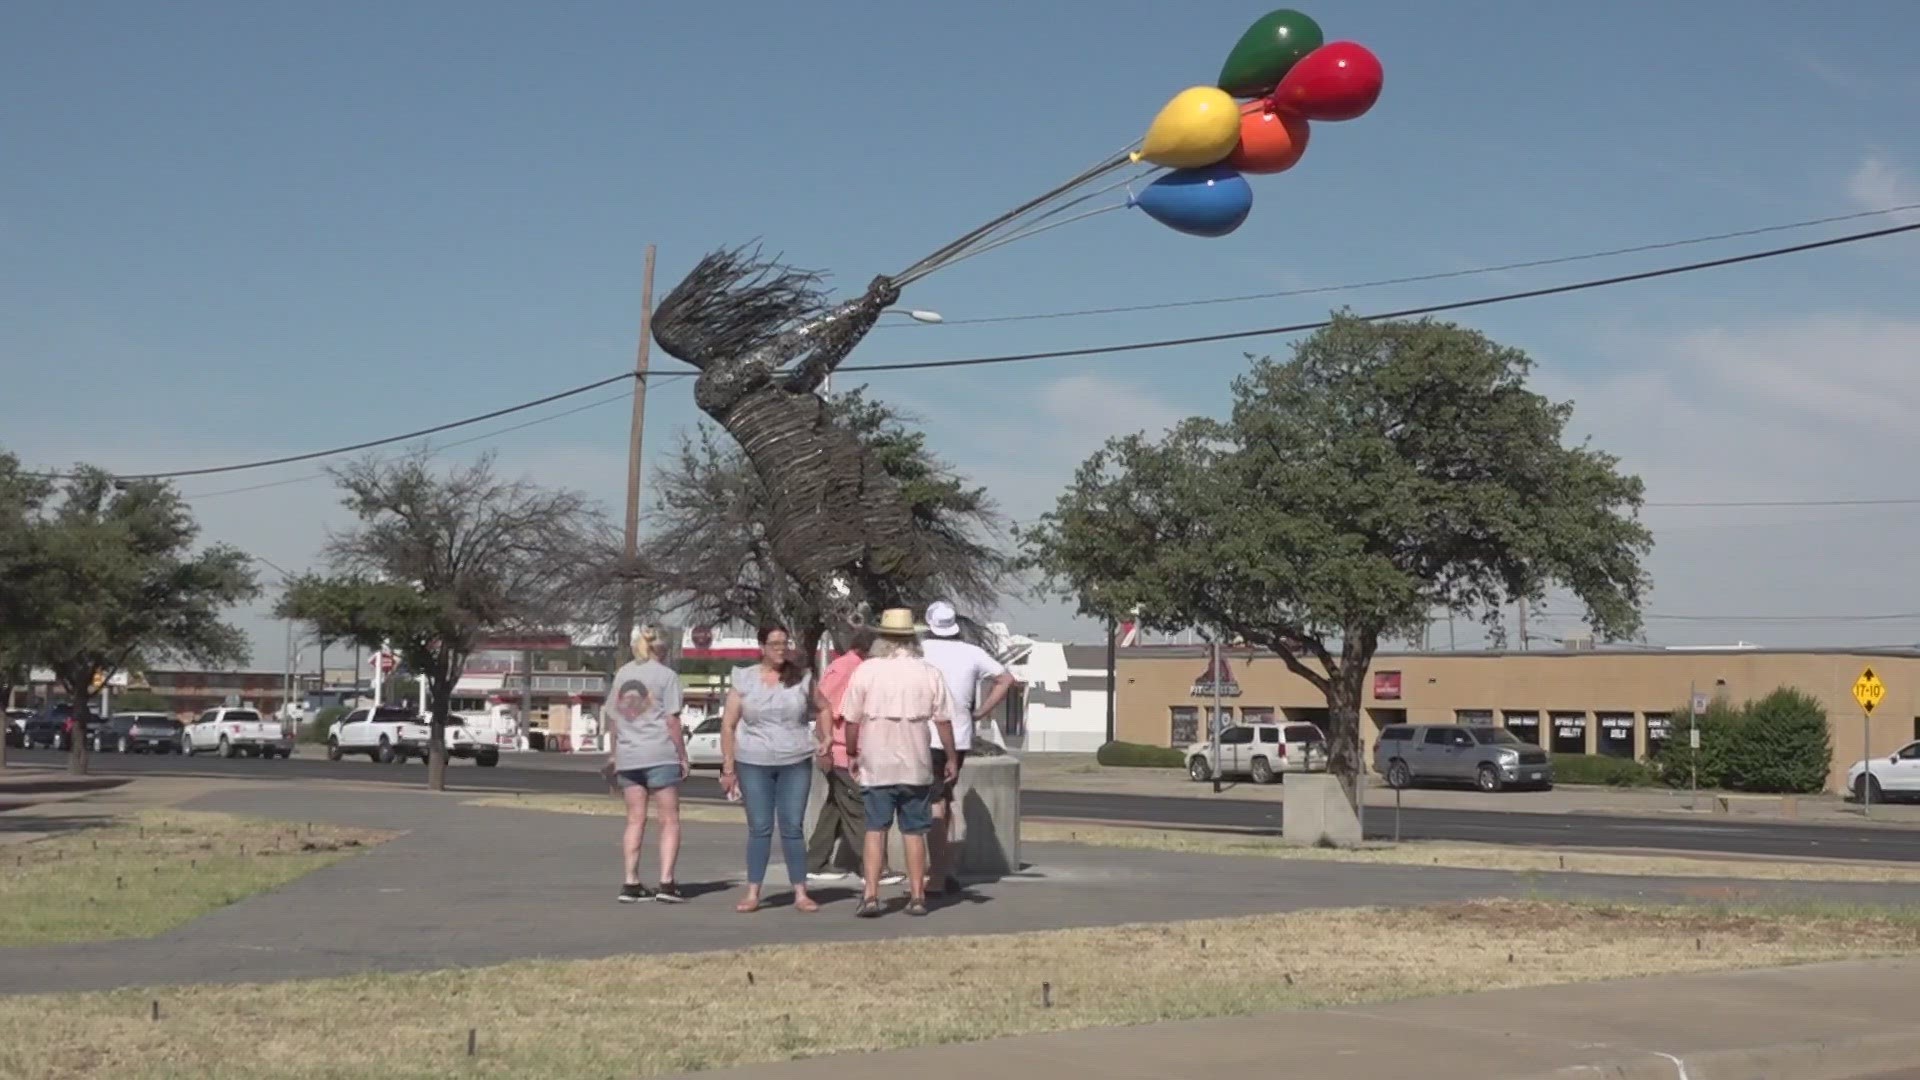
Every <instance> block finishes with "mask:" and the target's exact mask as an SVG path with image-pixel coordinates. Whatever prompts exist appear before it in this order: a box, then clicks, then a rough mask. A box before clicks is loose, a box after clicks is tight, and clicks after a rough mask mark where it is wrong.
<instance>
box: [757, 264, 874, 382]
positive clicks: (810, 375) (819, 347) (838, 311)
mask: <svg viewBox="0 0 1920 1080" xmlns="http://www.w3.org/2000/svg"><path fill="white" fill-rule="evenodd" d="M898 299H900V287H899V286H898V285H895V284H894V283H893V280H892V279H891V278H888V277H885V276H884V275H883V276H881V277H876V278H874V279H873V283H872V284H870V285H868V286H867V291H866V294H865V295H863V296H861V297H859V298H858V299H855V300H849V301H848V302H846V303H844V304H841V305H840V306H839V307H837V308H834V309H833V310H832V311H830V312H828V313H827V314H825V315H822V316H821V317H820V318H818V319H814V320H812V321H811V322H808V323H805V324H803V325H801V326H797V327H795V328H793V329H792V330H789V331H787V332H786V333H784V334H781V335H780V337H779V338H778V339H776V341H775V342H774V344H773V348H774V349H775V350H777V351H778V352H779V354H780V355H781V357H782V358H783V359H790V358H794V357H799V356H802V355H804V356H805V359H804V360H801V362H800V365H799V366H798V367H797V368H795V369H794V371H793V374H792V375H790V376H788V377H787V382H786V388H787V389H788V390H791V391H794V392H796V393H809V392H812V391H814V390H817V389H819V387H820V384H821V383H823V382H825V381H826V378H827V376H828V375H831V374H833V369H834V368H837V367H839V366H840V362H841V361H843V360H845V359H846V358H847V354H849V353H851V352H853V349H854V346H856V345H858V344H860V341H861V339H862V338H865V337H866V336H867V333H868V331H870V330H872V329H873V324H874V323H876V322H878V321H879V319H880V313H881V312H882V311H885V310H886V309H887V307H888V305H890V304H892V303H893V302H894V301H896V300H898Z"/></svg>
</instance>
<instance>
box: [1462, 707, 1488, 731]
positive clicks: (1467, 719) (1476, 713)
mask: <svg viewBox="0 0 1920 1080" xmlns="http://www.w3.org/2000/svg"><path fill="white" fill-rule="evenodd" d="M1453 722H1454V723H1456V724H1459V725H1460V726H1461V727H1492V726H1493V710H1492V709H1455V710H1453Z"/></svg>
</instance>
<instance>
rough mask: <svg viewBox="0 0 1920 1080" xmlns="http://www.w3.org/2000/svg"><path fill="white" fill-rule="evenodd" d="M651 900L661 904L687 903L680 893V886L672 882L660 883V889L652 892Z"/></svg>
mask: <svg viewBox="0 0 1920 1080" xmlns="http://www.w3.org/2000/svg"><path fill="white" fill-rule="evenodd" d="M653 898H654V899H655V900H658V901H660V902H661V903H663V904H684V903H686V902H687V898H686V897H685V896H683V895H681V893H680V884H679V883H678V882H674V881H663V882H661V883H660V887H659V888H658V889H655V890H654V891H653Z"/></svg>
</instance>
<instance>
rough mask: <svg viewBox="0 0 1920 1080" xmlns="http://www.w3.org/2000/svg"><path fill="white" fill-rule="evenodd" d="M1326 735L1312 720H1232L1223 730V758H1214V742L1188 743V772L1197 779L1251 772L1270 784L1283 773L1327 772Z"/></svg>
mask: <svg viewBox="0 0 1920 1080" xmlns="http://www.w3.org/2000/svg"><path fill="white" fill-rule="evenodd" d="M1326 769H1327V737H1326V736H1325V735H1323V734H1321V732H1320V729H1319V728H1317V727H1315V726H1314V725H1312V724H1309V723H1305V722H1299V723H1291V724H1233V725H1229V726H1228V727H1226V728H1223V729H1222V730H1221V732H1220V760H1219V761H1218V762H1217V763H1216V762H1214V760H1213V743H1211V742H1198V743H1194V744H1193V745H1192V746H1189V747H1187V775H1188V776H1190V777H1192V778H1193V779H1194V780H1196V781H1199V780H1211V779H1213V774H1214V773H1216V772H1217V773H1219V774H1220V775H1221V776H1250V777H1252V778H1253V782H1254V783H1256V784H1271V783H1273V782H1274V781H1275V780H1277V779H1279V776H1280V774H1281V773H1290V772H1298V773H1305V772H1325V771H1326Z"/></svg>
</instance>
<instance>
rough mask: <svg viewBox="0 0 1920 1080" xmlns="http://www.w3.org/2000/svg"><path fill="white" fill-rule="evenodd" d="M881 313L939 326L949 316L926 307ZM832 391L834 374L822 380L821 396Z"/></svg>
mask: <svg viewBox="0 0 1920 1080" xmlns="http://www.w3.org/2000/svg"><path fill="white" fill-rule="evenodd" d="M880 314H882V315H905V316H906V317H907V318H909V319H912V320H913V321H914V322H917V323H924V324H926V325H928V326H937V325H939V324H940V323H943V322H946V321H947V317H946V316H945V315H942V314H940V313H939V312H937V311H927V310H925V309H924V308H887V309H886V310H884V311H882V312H881V313H880ZM832 393H833V376H832V375H828V376H827V377H826V378H824V379H822V380H820V394H821V396H823V397H824V396H826V395H829V394H832Z"/></svg>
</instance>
